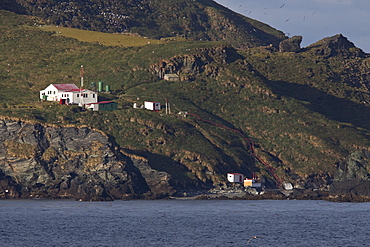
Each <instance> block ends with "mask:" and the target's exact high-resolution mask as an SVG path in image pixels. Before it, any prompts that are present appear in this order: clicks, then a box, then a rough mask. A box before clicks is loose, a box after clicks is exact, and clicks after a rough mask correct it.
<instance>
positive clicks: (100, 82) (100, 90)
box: [98, 81, 103, 92]
mask: <svg viewBox="0 0 370 247" xmlns="http://www.w3.org/2000/svg"><path fill="white" fill-rule="evenodd" d="M98 91H99V92H103V82H102V81H99V85H98Z"/></svg>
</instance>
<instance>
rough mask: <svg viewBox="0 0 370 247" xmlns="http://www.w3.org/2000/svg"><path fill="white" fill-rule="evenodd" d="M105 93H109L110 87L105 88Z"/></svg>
mask: <svg viewBox="0 0 370 247" xmlns="http://www.w3.org/2000/svg"><path fill="white" fill-rule="evenodd" d="M105 92H108V93H109V92H110V86H109V85H106V86H105Z"/></svg>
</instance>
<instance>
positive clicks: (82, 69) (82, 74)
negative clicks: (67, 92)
mask: <svg viewBox="0 0 370 247" xmlns="http://www.w3.org/2000/svg"><path fill="white" fill-rule="evenodd" d="M84 75H85V69H84V66H83V65H81V68H80V77H81V82H80V106H83V102H82V100H83V96H82V89H83V87H84Z"/></svg>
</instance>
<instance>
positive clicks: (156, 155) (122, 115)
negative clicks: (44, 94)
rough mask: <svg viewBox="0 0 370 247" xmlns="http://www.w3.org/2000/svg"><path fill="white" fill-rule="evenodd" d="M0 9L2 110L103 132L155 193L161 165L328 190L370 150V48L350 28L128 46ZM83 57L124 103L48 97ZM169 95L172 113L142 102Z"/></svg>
mask: <svg viewBox="0 0 370 247" xmlns="http://www.w3.org/2000/svg"><path fill="white" fill-rule="evenodd" d="M0 17H1V19H0V23H1V25H0V28H1V32H2V34H4V35H2V36H0V39H1V42H0V51H1V55H0V66H1V70H0V77H1V81H0V85H1V87H2V91H1V92H0V93H1V98H0V105H1V106H2V107H1V108H0V114H1V115H5V116H12V117H16V118H21V119H27V120H32V121H36V122H39V123H42V124H54V125H57V126H64V127H65V126H73V127H76V126H77V127H78V126H80V127H81V126H89V127H91V128H94V129H99V130H101V131H104V132H105V133H107V134H108V135H109V136H110V137H111V138H112V139H113V140H115V142H116V143H117V146H116V147H117V150H116V151H117V152H119V153H121V154H124V155H125V156H127V157H141V159H142V160H145V161H147V163H145V162H144V163H140V162H138V163H137V164H134V165H135V166H136V168H137V169H138V170H136V171H140V173H139V174H140V175H141V176H142V177H143V178H144V179H145V181H146V183H147V184H148V185H149V184H151V185H152V187H151V188H152V189H153V191H154V190H157V192H158V188H160V187H161V186H162V185H163V184H162V185H161V184H159V185H156V182H158V180H157V181H153V177H151V174H153V173H155V172H160V173H161V174H162V175H161V176H159V175H158V176H157V178H158V179H159V178H163V179H166V178H168V180H166V181H167V182H166V184H167V185H166V186H165V187H166V190H167V192H168V191H171V188H174V190H176V191H182V190H194V189H206V188H210V187H213V186H218V185H220V183H221V184H223V183H225V173H227V172H230V171H232V172H242V173H244V174H245V175H248V176H250V175H251V174H252V172H254V173H257V174H258V175H259V176H264V177H265V178H266V185H267V186H269V187H274V186H275V185H276V184H277V185H279V182H280V181H290V182H292V183H293V184H294V186H296V187H298V188H326V186H328V185H329V184H330V183H331V180H332V179H333V174H334V173H335V172H336V170H337V167H336V163H337V162H339V161H340V160H342V159H344V158H345V157H346V156H347V155H348V154H349V153H352V152H353V151H356V150H363V149H364V150H369V147H370V142H369V136H370V126H369V120H370V119H369V116H370V114H369V105H368V102H369V101H368V100H369V90H368V89H369V84H368V77H369V71H370V70H369V68H370V66H369V65H370V63H369V61H370V58H369V55H368V54H365V53H363V52H362V51H361V50H359V49H358V48H356V47H355V46H354V45H353V44H352V43H350V42H349V41H348V40H347V39H346V38H345V37H343V36H341V35H337V36H334V37H330V38H327V39H324V40H321V41H319V42H318V43H316V44H313V45H312V46H309V47H307V48H305V49H301V50H298V51H297V52H279V51H278V50H277V49H275V48H274V47H271V46H266V47H256V48H250V49H240V50H235V49H234V48H233V47H230V46H226V45H225V44H223V43H218V42H199V41H198V42H176V43H174V42H170V43H167V44H161V45H154V44H151V45H147V46H142V47H133V48H119V47H104V46H101V45H98V44H88V43H81V42H78V41H77V40H74V39H69V38H64V37H60V36H58V37H56V36H53V33H51V32H43V31H41V30H40V29H39V28H37V27H35V26H34V20H32V19H30V17H27V16H17V15H14V14H12V13H10V12H5V11H2V12H1V15H0ZM40 41H42V42H40ZM81 64H83V65H84V66H85V68H86V80H87V81H89V82H91V81H95V82H96V81H99V80H102V81H104V82H105V83H106V84H109V85H110V86H111V89H112V91H113V92H112V94H100V97H101V99H112V100H115V101H117V102H118V103H119V106H120V107H119V109H118V110H116V111H113V112H86V111H80V110H79V108H78V107H73V106H60V105H58V104H53V103H50V102H42V103H40V102H38V91H39V90H41V89H44V88H45V87H46V86H47V85H49V84H50V83H76V84H77V83H78V82H79V68H80V65H81ZM164 73H177V74H178V75H179V76H180V78H181V81H165V80H163V74H164ZM20 92H22V93H20ZM23 92H27V93H23ZM165 98H168V99H169V101H170V103H171V109H172V114H169V115H166V114H165V111H164V110H162V111H161V112H151V111H145V110H142V109H133V108H132V105H133V103H137V104H139V105H140V104H142V103H143V101H144V100H149V101H160V102H162V103H164V99H165ZM179 112H181V114H177V113H179ZM184 112H187V113H188V114H186V113H184ZM189 113H191V114H189ZM193 114H197V115H198V116H200V118H197V117H195V115H193ZM239 133H242V134H243V136H245V137H248V138H242V136H241V135H239ZM19 140H21V138H19ZM251 142H253V143H254V152H253V150H252V147H251ZM254 154H255V155H254ZM256 157H258V158H259V159H256ZM139 160H140V159H139ZM260 161H263V162H260ZM264 163H267V164H268V165H270V166H271V167H273V169H272V170H273V171H275V175H277V178H278V179H276V177H274V176H273V174H271V170H269V169H267V167H266V166H265V165H264ZM363 166H364V167H365V169H369V167H367V165H366V164H363ZM0 169H1V170H3V171H4V169H3V168H0ZM166 174H167V175H166ZM6 175H7V174H5V175H4V176H3V175H2V176H3V177H6ZM8 176H11V175H8ZM154 180H155V179H154ZM159 181H160V179H159ZM275 182H276V183H275ZM149 187H150V186H149ZM164 191H165V190H164ZM167 192H166V193H167ZM171 193H172V192H171Z"/></svg>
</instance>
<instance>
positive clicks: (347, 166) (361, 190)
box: [330, 150, 370, 197]
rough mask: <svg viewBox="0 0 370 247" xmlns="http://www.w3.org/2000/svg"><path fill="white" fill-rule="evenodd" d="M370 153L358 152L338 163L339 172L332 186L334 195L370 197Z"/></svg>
mask: <svg viewBox="0 0 370 247" xmlns="http://www.w3.org/2000/svg"><path fill="white" fill-rule="evenodd" d="M369 161H370V152H369V151H366V150H364V151H357V152H354V153H352V154H350V155H349V156H348V157H347V158H346V159H345V160H343V161H341V162H339V163H338V168H337V169H338V170H337V172H336V174H335V175H334V180H333V184H332V185H331V186H330V193H331V194H332V195H343V194H347V195H349V194H353V195H356V196H366V197H370V176H369V172H368V171H367V170H366V167H369Z"/></svg>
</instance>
